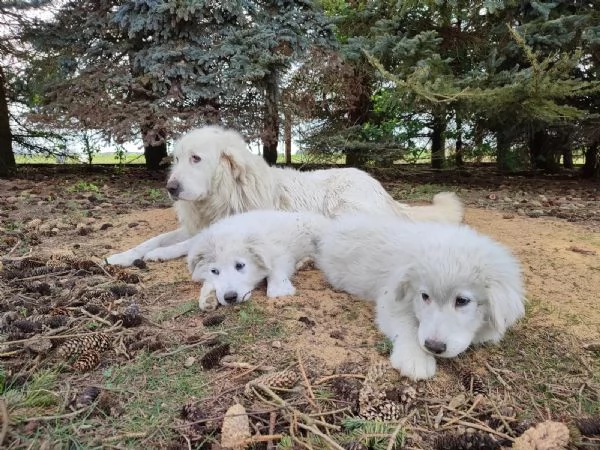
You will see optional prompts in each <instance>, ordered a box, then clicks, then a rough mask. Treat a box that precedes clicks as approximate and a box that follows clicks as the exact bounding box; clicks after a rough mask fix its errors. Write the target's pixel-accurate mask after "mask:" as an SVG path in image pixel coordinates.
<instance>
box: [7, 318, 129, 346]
mask: <svg viewBox="0 0 600 450" xmlns="http://www.w3.org/2000/svg"><path fill="white" fill-rule="evenodd" d="M121 324H122V321H120V320H119V321H118V322H117V323H115V324H114V325H113V326H112V327H110V328H108V329H106V330H98V331H90V332H88V333H76V334H61V335H47V334H40V335H37V336H34V337H31V338H27V339H19V340H16V341H6V342H4V344H5V345H14V344H27V343H29V342H33V341H37V340H38V339H71V338H76V337H83V336H89V335H91V334H103V333H111V332H113V331H115V330H118V329H120V328H121Z"/></svg>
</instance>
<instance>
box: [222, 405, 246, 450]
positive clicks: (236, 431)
mask: <svg viewBox="0 0 600 450" xmlns="http://www.w3.org/2000/svg"><path fill="white" fill-rule="evenodd" d="M250 436H251V434H250V420H249V419H248V415H247V414H246V409H245V408H244V407H243V406H242V405H240V404H239V403H236V404H235V405H233V406H231V407H230V408H229V409H228V410H227V412H226V413H225V417H224V418H223V426H222V428H221V447H223V448H227V449H243V448H245V447H246V446H245V445H243V444H242V443H243V442H244V441H245V440H247V439H250Z"/></svg>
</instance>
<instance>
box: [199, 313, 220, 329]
mask: <svg viewBox="0 0 600 450" xmlns="http://www.w3.org/2000/svg"><path fill="white" fill-rule="evenodd" d="M224 320H225V316H224V315H222V314H211V315H210V316H207V317H205V318H204V319H202V325H204V326H205V327H214V326H216V325H219V324H220V323H222V322H223V321H224Z"/></svg>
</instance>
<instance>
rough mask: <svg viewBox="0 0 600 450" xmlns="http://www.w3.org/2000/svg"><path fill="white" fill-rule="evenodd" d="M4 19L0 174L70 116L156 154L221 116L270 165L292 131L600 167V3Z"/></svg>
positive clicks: (86, 12) (63, 5)
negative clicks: (138, 142) (257, 148)
mask: <svg viewBox="0 0 600 450" xmlns="http://www.w3.org/2000/svg"><path fill="white" fill-rule="evenodd" d="M0 26H1V29H2V32H3V34H4V36H3V39H2V40H1V41H0V57H1V61H2V65H1V66H0V174H4V175H5V174H7V173H10V172H11V171H13V170H14V169H15V167H16V166H15V160H14V155H13V150H14V148H18V149H20V150H29V151H56V149H57V148H61V147H60V146H61V142H62V145H63V146H64V142H63V141H62V140H61V133H64V132H66V131H74V132H82V133H91V132H93V133H100V134H101V135H102V136H103V138H104V139H106V140H111V141H112V142H117V143H122V142H126V141H131V140H134V139H141V140H142V142H143V145H144V150H145V156H146V164H147V166H148V167H149V168H151V169H155V168H159V167H160V162H161V160H162V159H163V157H164V156H166V154H167V146H166V144H167V142H168V140H169V139H171V138H172V137H173V136H175V135H177V134H178V133H180V132H182V131H185V130H187V129H189V128H190V127H193V126H197V125H200V124H206V123H222V124H225V125H228V126H232V127H235V128H236V129H238V130H240V131H241V132H242V133H244V134H245V135H246V136H247V137H248V138H249V139H252V140H254V141H260V142H261V144H262V153H263V156H264V158H265V159H266V160H267V161H268V162H269V163H271V164H273V163H275V160H276V159H277V144H278V142H279V141H280V140H282V139H281V138H282V136H283V137H284V139H283V140H284V141H285V142H286V152H287V154H288V155H287V156H288V160H289V151H290V149H289V142H290V141H291V133H292V130H295V132H296V133H297V134H300V136H301V143H302V146H303V148H305V149H307V150H308V151H312V152H316V153H318V154H320V155H331V156H334V157H335V156H339V155H345V161H346V163H347V164H350V165H357V166H360V165H365V164H371V163H374V164H382V165H386V164H390V163H391V162H392V161H394V160H397V159H400V158H402V157H404V158H408V157H411V156H414V157H415V159H418V157H422V156H424V154H423V149H424V148H427V153H426V155H427V157H429V158H430V161H431V165H432V167H434V168H442V167H444V166H448V165H453V166H454V165H456V166H460V165H462V164H463V163H464V161H465V160H473V159H477V158H483V157H486V158H493V159H494V160H495V161H496V163H497V165H498V168H499V169H501V170H503V171H511V170H516V169H520V168H533V169H540V170H544V171H548V172H555V171H557V170H559V168H560V165H561V164H562V165H563V166H564V167H565V168H572V167H573V164H574V159H576V158H581V160H582V161H583V162H584V166H583V168H582V171H583V173H584V175H586V176H595V177H598V176H600V154H599V150H598V148H599V143H600V127H599V121H600V119H599V116H598V113H599V111H598V109H599V107H600V79H599V69H600V2H596V1H589V2H579V1H560V0H554V1H538V2H534V1H515V0H510V1H509V0H507V1H502V0H486V1H461V0H456V1H446V0H426V1H410V0H409V1H391V0H369V1H367V0H358V1H356V0H321V1H310V0H300V1H285V0H272V1H267V0H264V1H257V0H223V1H220V2H214V1H208V0H188V1H183V0H162V1H161V0H129V1H117V0H97V1H91V0H72V1H67V2H64V1H61V2H52V1H40V0H38V1H0ZM450 147H451V150H452V151H451V152H448V150H449V148H450ZM447 152H448V154H447Z"/></svg>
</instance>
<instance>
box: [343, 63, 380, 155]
mask: <svg viewBox="0 0 600 450" xmlns="http://www.w3.org/2000/svg"><path fill="white" fill-rule="evenodd" d="M343 82H344V83H349V85H350V86H353V87H354V88H353V92H355V93H356V94H355V95H354V96H353V97H352V99H351V103H350V105H348V118H347V119H346V124H347V127H348V128H352V127H360V126H362V125H364V124H365V123H367V122H368V121H369V117H370V116H371V110H372V109H373V102H372V101H371V93H372V86H373V83H372V80H371V73H370V72H368V71H365V70H364V68H363V66H361V65H359V64H356V65H355V66H354V70H353V71H352V73H351V74H350V75H349V76H348V77H345V78H344V79H343ZM344 154H345V155H346V165H347V166H350V167H364V165H365V164H366V162H367V160H368V155H366V154H365V151H364V150H361V149H357V148H353V147H347V148H345V149H344Z"/></svg>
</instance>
